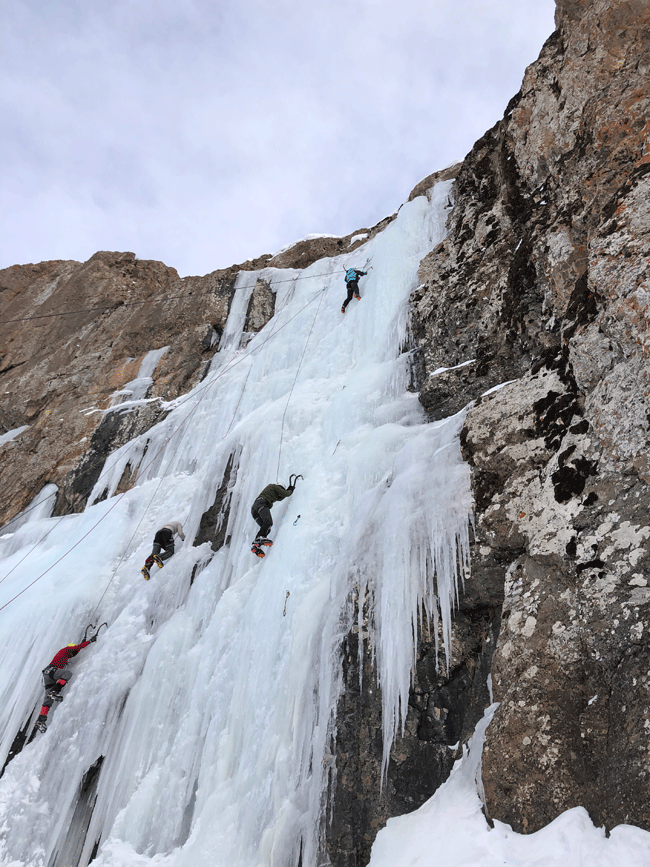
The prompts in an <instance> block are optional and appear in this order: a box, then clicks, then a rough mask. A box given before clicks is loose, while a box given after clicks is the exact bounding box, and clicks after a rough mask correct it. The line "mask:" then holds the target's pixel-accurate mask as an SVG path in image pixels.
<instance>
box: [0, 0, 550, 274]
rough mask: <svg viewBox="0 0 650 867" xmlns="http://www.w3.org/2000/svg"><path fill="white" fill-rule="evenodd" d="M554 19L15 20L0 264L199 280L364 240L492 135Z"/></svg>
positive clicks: (538, 13)
mask: <svg viewBox="0 0 650 867" xmlns="http://www.w3.org/2000/svg"><path fill="white" fill-rule="evenodd" d="M553 8H554V4H553V2H552V0H522V2H521V3H518V4H512V3H510V2H508V3H506V2H492V3H490V4H486V3H484V2H478V0H457V2H455V3H453V4H452V3H451V2H448V0H435V2H426V3H425V2H420V0H401V2H399V0H390V2H389V0H345V2H344V0H333V2H332V3H330V4H308V3H296V2H295V0H272V2H268V0H241V2H239V3H235V2H220V3H219V4H215V3H213V2H207V0H194V2H192V0H185V2H179V0H174V2H172V0H162V2H155V3H154V2H143V0H138V2H135V0H118V2H105V0H102V2H101V3H100V2H99V0H86V2H67V3H64V4H42V3H41V2H38V3H37V2H35V0H33V2H22V3H21V2H17V3H16V4H12V6H11V7H10V8H8V9H7V10H6V12H5V22H4V28H3V36H2V39H3V44H2V46H0V47H1V48H2V56H3V58H4V60H3V66H4V69H3V79H4V82H5V88H4V96H3V102H4V105H3V118H5V119H6V120H5V122H4V123H3V132H2V142H1V147H2V151H1V154H0V158H1V162H2V166H3V171H4V173H5V176H6V178H5V181H4V188H5V191H6V198H5V207H4V212H5V216H4V217H3V224H4V225H3V226H2V236H3V241H2V244H3V247H2V250H1V251H0V265H1V266H2V267H5V266H7V265H10V264H14V263H16V262H27V261H40V260H43V259H49V258H77V259H85V258H87V257H88V256H90V255H92V253H93V252H95V250H97V249H121V250H124V249H130V250H134V251H135V252H136V253H137V254H138V256H140V257H142V258H157V259H162V260H163V261H165V262H166V263H167V264H168V265H172V266H174V267H176V268H178V270H179V271H180V272H181V273H183V274H185V273H205V272H207V271H209V270H213V269H214V268H218V267H225V266H227V265H229V264H232V263H233V262H237V261H242V260H243V259H245V258H248V257H250V256H253V255H257V254H258V253H262V252H265V251H269V252H270V251H273V250H275V249H278V248H279V247H281V246H283V245H284V244H286V243H287V242H290V241H291V240H293V239H294V238H297V237H304V236H305V235H306V234H308V233H310V232H330V233H334V234H344V233H347V232H350V231H353V230H354V229H356V228H359V227H362V226H365V225H369V224H372V223H374V222H376V221H378V220H379V219H381V218H382V217H384V216H386V215H387V214H388V213H391V212H392V211H394V210H395V209H396V208H397V207H398V206H399V204H400V203H401V201H403V199H404V198H405V197H406V196H407V195H408V193H409V191H410V189H411V188H412V187H413V186H414V185H415V183H417V181H419V180H420V179H421V178H422V177H423V176H425V175H427V174H429V173H430V172H432V171H435V170H436V169H438V168H440V167H441V166H444V165H446V164H448V163H449V162H450V161H451V160H453V159H455V158H458V157H462V156H464V155H465V153H466V152H467V151H468V150H469V149H470V148H471V146H472V144H473V142H474V141H475V140H476V139H477V138H479V137H480V136H481V135H482V134H483V133H484V132H485V130H486V129H488V128H489V127H490V126H492V125H493V124H494V123H495V122H496V121H497V120H498V118H499V117H500V116H501V115H502V113H503V110H504V109H505V106H506V104H507V102H508V100H509V99H510V97H511V96H512V95H514V93H515V92H516V91H517V89H518V87H519V84H520V81H521V78H522V76H523V72H524V68H525V66H526V65H527V64H528V63H530V62H532V61H533V60H534V59H535V58H536V56H537V54H538V53H539V49H540V48H541V45H542V42H543V41H544V39H545V38H546V37H547V36H548V35H550V33H551V31H552V29H553V23H552V13H553ZM7 215H8V216H7Z"/></svg>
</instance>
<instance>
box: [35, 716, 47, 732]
mask: <svg viewBox="0 0 650 867" xmlns="http://www.w3.org/2000/svg"><path fill="white" fill-rule="evenodd" d="M46 720H47V717H43V719H41V718H40V717H39V718H38V719H37V720H36V725H35V726H34V728H35V729H36V730H37V731H39V732H45V731H47V722H46Z"/></svg>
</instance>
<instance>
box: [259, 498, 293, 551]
mask: <svg viewBox="0 0 650 867" xmlns="http://www.w3.org/2000/svg"><path fill="white" fill-rule="evenodd" d="M294 489H295V483H294V484H293V485H291V484H290V485H289V487H288V488H285V487H284V485H274V484H271V485H267V486H266V487H265V488H264V490H263V491H262V493H261V494H260V495H259V497H258V498H257V499H256V500H255V502H254V503H253V505H252V506H251V515H252V516H253V518H254V519H255V520H256V521H257V523H258V524H259V527H260V530H259V533H258V534H257V536H256V537H255V542H254V544H257V545H272V544H273V543H272V542H271V540H270V539H268V538H267V537H268V534H269V533H270V532H271V527H272V526H273V518H272V517H271V506H272V505H273V503H277V502H279V500H284V499H286V498H287V497H290V496H291V494H293V492H294Z"/></svg>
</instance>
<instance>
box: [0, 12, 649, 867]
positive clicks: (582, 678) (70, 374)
mask: <svg viewBox="0 0 650 867" xmlns="http://www.w3.org/2000/svg"><path fill="white" fill-rule="evenodd" d="M556 23H557V30H556V32H555V33H554V34H553V36H552V37H551V38H550V39H549V40H548V42H547V44H546V45H545V46H544V48H543V50H542V53H541V56H540V58H539V60H538V61H537V62H536V63H534V64H533V65H532V66H531V67H529V69H528V70H527V71H526V75H525V77H524V81H523V84H522V88H521V91H520V92H519V93H518V94H517V95H516V96H515V97H514V98H513V99H512V101H511V103H510V105H509V106H508V107H507V110H506V112H505V116H504V118H503V120H502V121H500V122H499V123H498V124H497V125H496V126H495V127H494V128H493V129H492V130H490V131H488V132H487V133H486V134H485V136H484V137H483V138H482V139H480V140H479V141H478V142H477V143H476V145H475V147H474V148H473V150H472V151H471V153H470V154H469V155H468V156H467V158H466V159H465V160H464V162H463V163H462V164H461V165H459V166H455V167H453V168H452V169H451V170H449V171H448V172H447V173H446V175H445V176H444V177H448V176H452V177H455V178H456V181H455V185H454V189H453V201H451V200H450V209H449V214H450V216H449V223H448V228H449V234H448V237H447V239H446V240H445V241H444V242H443V243H442V244H441V245H440V246H439V247H437V248H436V249H435V250H433V251H431V253H430V254H429V255H428V256H427V257H426V258H425V259H424V260H423V262H422V265H421V270H420V283H421V285H420V287H419V288H418V290H417V291H416V292H415V293H414V294H413V296H412V299H411V307H410V320H411V345H410V347H406V349H407V350H408V351H409V352H410V353H411V357H412V359H413V378H414V388H416V389H417V390H418V392H419V394H420V399H421V401H422V404H423V406H424V408H425V409H426V411H427V413H428V415H429V417H430V418H431V419H432V420H434V419H438V418H441V417H444V416H447V415H449V414H450V413H453V412H457V411H459V410H461V409H463V408H464V407H466V406H467V404H468V402H469V403H470V406H469V410H468V412H467V416H466V420H465V426H464V430H463V435H462V443H463V449H464V454H465V457H466V460H467V461H468V462H469V464H470V465H471V467H472V470H473V487H474V496H475V518H476V534H475V543H474V548H473V564H472V579H471V581H470V582H468V584H467V586H466V587H465V589H464V592H463V594H462V597H461V599H460V603H459V606H458V609H457V612H456V615H455V622H454V650H453V655H452V658H451V659H450V660H449V669H448V670H447V665H446V662H447V661H446V660H444V659H436V656H435V651H434V641H433V640H432V636H431V635H429V634H428V633H427V632H423V633H422V635H421V636H420V650H419V660H418V664H417V667H416V671H415V672H414V682H413V689H412V693H411V701H410V707H409V711H408V717H407V721H406V731H405V733H404V736H403V737H400V738H399V739H398V741H397V743H396V744H395V746H394V749H393V752H392V760H391V764H390V766H389V770H388V779H387V780H386V782H385V784H384V787H383V789H380V768H381V749H382V746H381V719H380V701H379V700H378V695H377V689H376V685H375V684H374V681H373V673H372V671H371V670H370V668H369V662H368V659H369V656H368V655H367V654H366V656H365V657H364V658H365V660H366V663H365V665H366V670H365V671H364V672H363V684H364V685H365V686H364V689H363V691H360V690H359V686H358V684H359V670H358V653H357V648H358V642H359V641H362V642H365V641H366V638H365V637H364V636H363V635H361V636H360V635H358V634H356V633H352V634H351V635H350V636H348V638H347V639H346V641H345V643H344V646H343V648H342V665H343V668H344V672H345V683H346V689H345V692H344V694H343V695H342V696H341V701H340V707H339V717H338V728H337V740H336V744H335V751H336V755H337V781H336V788H335V789H334V791H333V792H331V793H330V802H331V803H330V807H331V810H330V816H331V823H330V826H329V830H328V854H329V857H330V859H331V862H332V864H334V865H336V867H352V865H355V867H356V865H361V864H365V863H367V861H368V857H369V852H370V846H371V845H372V841H373V839H374V836H375V834H376V832H377V830H378V829H379V827H381V825H382V824H383V823H384V821H385V819H386V818H388V817H389V816H391V815H395V814H397V813H400V812H404V811H408V810H411V809H414V808H416V807H418V806H419V805H420V804H421V803H423V802H424V801H425V800H426V799H427V798H428V797H429V796H430V795H431V794H432V793H433V791H435V789H436V788H437V787H438V786H439V785H440V784H441V783H442V782H443V781H444V779H445V778H446V776H447V775H448V773H449V770H450V768H451V765H452V763H453V760H454V758H455V757H457V755H458V744H459V742H462V741H463V740H464V739H466V738H467V736H468V735H469V734H470V733H471V730H472V728H473V726H474V725H475V723H476V721H477V719H478V718H479V717H480V716H481V714H482V713H483V710H484V708H485V707H486V706H487V704H488V703H489V701H490V697H489V675H490V676H491V684H492V688H493V692H494V699H495V700H497V701H499V702H500V707H499V710H498V711H497V713H496V715H495V718H494V721H493V723H492V724H491V726H490V728H489V730H488V740H487V745H486V749H485V756H484V762H483V777H484V786H485V793H486V802H487V803H486V812H487V813H488V815H489V816H490V817H492V818H496V819H500V820H502V821H506V822H508V823H510V824H511V825H513V827H514V828H516V829H517V830H519V831H534V830H536V829H537V828H539V827H541V826H542V825H544V824H546V823H547V822H548V821H549V820H551V819H553V818H554V817H555V816H556V815H558V813H559V812H561V811H563V810H565V809H567V808H569V807H573V806H576V805H578V804H581V805H584V806H585V807H587V809H588V810H589V811H590V814H591V816H592V819H593V820H594V821H595V822H596V823H599V824H603V825H605V826H607V827H612V826H613V825H615V824H617V823H620V822H630V823H633V824H637V825H640V826H641V827H644V828H650V824H649V823H648V819H647V816H648V811H649V810H648V808H649V807H650V782H649V779H650V755H649V751H650V664H649V650H650V647H649V644H650V639H649V638H648V629H649V624H650V584H649V581H650V552H649V545H650V518H649V506H650V490H649V483H650V466H649V464H648V440H649V436H650V434H649V431H650V381H649V380H650V360H649V358H648V352H649V349H650V334H649V330H648V316H649V313H648V310H649V301H650V270H649V267H650V266H649V264H648V263H649V261H650V260H649V255H650V207H649V206H648V201H649V195H648V194H649V192H650V189H649V188H650V148H649V145H648V135H649V132H650V116H649V111H648V100H649V98H650V96H649V93H648V81H649V80H650V61H649V58H650V7H649V6H648V4H647V3H646V2H641V0H636V2H633V0H630V2H613V0H596V2H586V0H574V2H570V0H558V3H557V14H556ZM438 179H440V174H439V173H438V174H436V175H432V176H431V177H430V178H428V179H426V180H425V181H423V182H422V183H421V184H419V185H418V187H417V188H416V189H415V190H414V191H413V194H412V195H425V194H426V192H427V189H428V188H430V186H431V185H432V184H433V183H435V182H436V180H438ZM390 219H392V218H388V220H390ZM386 222H387V221H384V222H383V223H381V224H379V226H377V227H374V228H373V229H361V230H359V232H357V233H355V234H354V235H351V236H348V237H347V238H344V239H332V238H317V239H312V240H307V241H304V242H300V243H299V244H296V245H294V246H293V247H292V248H290V249H288V250H286V251H282V252H281V253H279V254H277V255H276V256H275V257H273V258H271V257H268V256H265V257H262V258H261V259H259V260H256V261H255V262H248V263H244V264H243V265H241V266H237V267H233V268H230V269H226V270H223V271H216V272H214V273H213V274H209V275H207V276H206V277H202V278H186V279H184V280H181V279H180V278H179V277H178V275H177V274H176V272H175V271H174V270H173V269H171V268H167V267H166V266H164V265H162V263H158V262H141V261H139V260H137V259H136V258H135V256H134V255H133V254H131V253H97V254H96V255H95V256H93V257H92V258H91V259H90V260H89V261H88V262H86V263H83V264H80V263H77V262H48V263H42V264H40V265H26V266H15V267H14V268H9V269H6V270H5V271H3V272H0V319H2V321H3V343H2V348H1V349H0V352H1V355H0V386H1V388H0V392H1V393H2V400H0V433H2V432H5V431H10V430H15V429H17V428H21V427H23V426H25V425H28V426H29V427H27V429H26V430H24V431H23V432H22V433H21V434H20V435H18V436H16V437H15V438H14V439H12V440H11V441H9V442H6V443H5V444H4V445H0V459H1V462H2V463H1V468H0V482H1V484H0V524H1V523H5V522H6V521H8V520H9V519H10V518H12V517H13V516H14V515H16V514H17V513H18V512H20V510H21V509H24V508H25V506H26V505H27V504H28V503H29V502H30V501H31V500H32V498H33V497H34V496H35V495H36V494H37V493H38V492H39V491H40V490H41V489H42V488H43V486H44V485H45V484H46V483H51V482H53V483H55V484H56V485H57V486H58V489H59V492H58V495H57V501H56V513H59V514H62V513H65V512H68V511H75V510H79V509H81V508H83V506H84V504H85V502H86V499H87V497H88V494H89V492H90V490H91V488H92V486H93V485H94V483H95V481H96V480H97V478H98V477H99V474H100V472H101V469H102V467H103V464H104V461H105V458H106V456H107V455H108V454H109V453H110V451H111V450H112V449H114V448H115V447H116V446H118V445H120V444H121V443H123V442H125V441H127V440H128V439H130V438H131V437H132V436H134V435H135V434H137V433H141V432H142V431H144V430H147V429H148V427H150V426H151V425H152V424H154V423H155V422H156V421H157V420H159V419H160V418H161V417H162V416H163V414H164V413H165V401H167V400H170V399H172V398H174V397H176V396H177V395H179V394H182V393H184V392H185V391H187V390H188V389H189V388H191V387H192V386H193V385H195V384H196V383H197V382H198V381H200V379H201V377H202V375H203V374H204V373H205V371H206V370H207V364H208V362H209V360H210V358H211V357H212V354H213V353H214V351H215V350H216V348H217V345H218V341H219V338H220V335H221V332H222V330H223V328H224V325H225V321H226V318H227V315H228V310H229V306H230V302H231V299H232V295H233V291H234V284H235V279H236V276H237V273H238V272H239V271H240V270H250V269H258V268H262V267H263V266H265V265H271V266H276V267H291V268H300V267H305V266H306V265H309V264H311V263H312V262H314V261H316V260H317V259H319V258H321V257H323V256H328V255H336V254H339V253H340V252H346V251H348V250H353V249H354V248H355V247H356V246H358V245H359V244H361V243H363V241H364V240H365V239H366V238H367V237H368V236H371V235H372V234H374V233H375V232H376V231H380V230H381V228H383V226H384V225H385V223H386ZM78 310H83V311H84V312H83V313H76V314H75V315H74V316H72V315H71V316H67V315H66V316H58V315H54V314H59V313H61V312H69V311H78ZM273 310H274V296H273V293H272V292H270V290H269V288H268V286H267V285H266V284H265V283H263V281H258V284H257V286H256V287H255V290H254V292H253V295H252V297H251V302H250V305H249V309H248V315H247V324H246V326H245V330H248V331H256V330H259V328H261V327H262V326H263V325H264V323H265V322H266V321H268V319H269V318H270V316H271V315H273ZM34 317H43V318H34ZM165 347H166V349H165V351H164V352H161V353H160V354H159V355H155V356H152V355H151V352H152V350H156V349H158V350H162V349H163V348H165ZM152 365H153V367H152ZM149 368H152V369H151V370H149ZM441 368H444V369H441ZM145 374H146V376H145ZM147 377H148V378H149V379H150V380H151V381H150V382H149V381H146V382H144V383H143V382H140V385H139V386H138V388H140V391H139V392H138V394H140V392H142V393H141V396H140V397H139V398H138V399H137V400H136V401H132V403H133V404H134V405H132V406H130V407H129V408H128V409H129V411H128V412H126V411H119V410H117V411H115V410H113V411H110V412H106V410H107V409H110V408H111V404H113V405H114V404H115V403H116V402H117V401H119V400H124V399H127V400H128V398H129V394H127V393H126V392H133V391H134V388H135V386H134V385H133V383H134V382H135V381H136V380H147ZM143 388H144V391H142V389H143ZM118 392H122V394H116V393H118ZM131 397H133V394H132V395H131ZM136 471H137V468H131V473H135V472H136ZM231 472H236V467H235V464H233V465H232V466H230V465H229V468H228V469H227V471H226V476H225V477H224V483H223V485H222V488H220V489H219V491H217V492H216V498H215V503H214V506H213V507H212V509H211V510H210V511H208V512H206V514H205V515H204V521H203V522H202V525H201V533H202V534H203V535H201V536H200V540H201V541H206V540H208V541H211V543H212V546H213V548H214V549H216V548H218V547H219V546H220V545H221V544H223V541H224V539H223V536H224V533H225V529H224V522H223V520H222V516H223V512H224V509H225V508H226V507H227V503H226V497H227V490H228V478H229V474H230V473H231ZM131 480H132V476H130V477H128V478H125V479H123V486H127V485H128V484H130V482H131ZM195 541H196V540H195Z"/></svg>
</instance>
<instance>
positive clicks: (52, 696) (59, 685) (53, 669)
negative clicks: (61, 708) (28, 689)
mask: <svg viewBox="0 0 650 867" xmlns="http://www.w3.org/2000/svg"><path fill="white" fill-rule="evenodd" d="M93 641H97V635H93V637H92V638H91V639H90V640H89V641H82V642H81V644H68V646H67V647H62V648H61V650H59V652H58V653H57V654H56V655H55V656H54V659H53V660H52V662H51V663H50V664H49V665H48V666H47V668H44V669H43V686H44V687H45V699H44V701H43V707H42V708H41V712H40V714H39V717H38V719H37V720H36V728H37V729H38V730H39V731H40V732H44V731H45V729H46V723H47V715H48V713H49V712H50V708H51V707H52V704H53V703H54V702H55V701H63V696H62V695H61V690H62V689H63V687H64V686H65V685H66V683H67V682H68V681H69V680H70V678H71V677H72V671H71V670H70V669H69V668H68V661H69V660H70V659H72V657H73V656H76V655H77V654H78V653H79V651H80V650H83V648H84V647H88V645H89V644H92V643H93Z"/></svg>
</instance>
